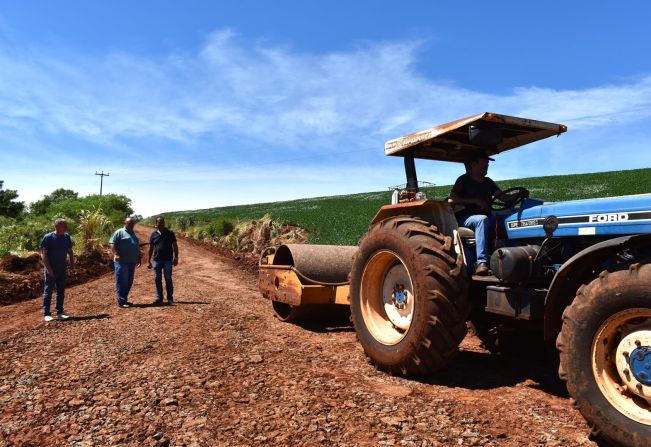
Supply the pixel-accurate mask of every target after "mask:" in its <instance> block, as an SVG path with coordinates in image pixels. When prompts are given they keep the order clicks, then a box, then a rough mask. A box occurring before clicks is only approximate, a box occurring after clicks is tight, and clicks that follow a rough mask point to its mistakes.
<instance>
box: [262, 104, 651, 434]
mask: <svg viewBox="0 0 651 447" xmlns="http://www.w3.org/2000/svg"><path fill="white" fill-rule="evenodd" d="M566 131H567V127H566V126H564V125H562V124H553V123H548V122H542V121H536V120H531V119H524V118H517V117H512V116H507V115H500V114H496V113H482V114H479V115H474V116H471V117H468V118H463V119H459V120H457V121H453V122H450V123H447V124H443V125H440V126H435V127H432V128H429V129H426V130H423V131H421V132H417V133H414V134H411V135H407V136H404V137H402V138H397V139H394V140H390V141H388V142H387V143H386V144H385V148H384V151H385V154H386V155H389V156H396V157H403V158H404V166H405V172H406V180H407V183H406V185H405V186H404V189H402V190H400V191H398V192H397V193H395V194H394V196H393V202H394V203H391V204H387V205H385V206H383V207H382V208H381V209H380V210H379V212H378V213H377V215H376V216H375V217H374V218H373V220H372V221H371V223H370V227H369V230H368V232H367V233H366V235H365V236H364V237H363V238H362V239H361V241H360V242H359V245H358V246H354V247H338V246H323V245H300V244H288V245H283V246H280V247H277V248H274V247H271V248H269V249H267V250H265V252H263V253H262V256H261V259H260V268H259V287H260V291H261V293H262V295H263V296H264V297H265V298H267V299H269V300H271V302H272V306H273V309H274V311H275V313H276V315H277V316H278V318H280V319H281V320H283V321H291V320H296V319H298V318H300V317H301V316H303V315H305V314H306V313H315V312H317V313H319V312H321V311H320V309H324V308H325V307H326V306H350V313H351V320H352V322H353V324H354V327H355V331H356V332H357V337H358V339H359V342H360V343H361V344H362V346H363V348H364V351H365V353H366V355H367V356H368V358H369V359H370V360H371V361H372V362H373V363H374V364H375V365H376V366H377V367H378V368H379V369H381V370H384V371H387V372H389V373H391V374H398V375H402V376H416V375H427V374H433V373H435V372H436V371H437V370H439V369H441V368H443V367H444V366H446V365H447V364H448V363H449V362H450V361H451V359H452V358H453V357H454V355H455V354H456V353H457V352H458V349H459V344H460V342H461V341H462V339H463V338H464V337H465V335H466V333H467V330H468V327H474V331H475V333H476V334H477V335H478V336H479V337H480V339H481V340H482V341H483V342H484V344H485V346H486V347H487V348H488V349H489V350H492V351H497V350H499V349H503V348H504V347H505V346H508V342H509V340H508V338H509V334H511V337H515V336H517V335H514V334H518V332H517V331H523V330H524V331H528V333H533V334H540V339H541V341H547V342H550V344H552V345H553V342H554V340H555V342H556V348H557V350H558V353H559V354H560V359H559V360H558V361H559V375H560V378H561V379H562V380H563V381H565V383H566V385H567V389H568V392H569V394H570V396H571V397H572V399H573V402H574V403H575V405H576V406H577V407H578V409H579V410H580V412H581V413H582V414H583V416H584V417H585V418H586V420H587V421H588V423H589V425H590V427H591V428H592V433H593V435H595V436H597V437H600V438H602V439H606V440H608V441H610V442H612V443H615V444H619V445H631V446H643V445H645V446H649V445H651V262H650V261H651V194H643V195H636V196H625V197H610V198H600V199H589V200H573V201H567V202H545V201H542V200H537V199H534V198H530V197H529V193H528V191H527V190H525V189H524V188H512V189H511V190H507V191H504V193H509V194H510V198H511V200H508V201H507V203H505V202H504V201H500V200H499V199H494V201H493V203H492V204H491V206H492V208H493V214H494V216H495V218H496V219H495V220H496V224H495V237H494V241H493V242H492V243H493V246H492V247H493V250H492V255H491V257H490V270H491V272H490V273H491V274H490V275H488V276H477V275H474V272H473V265H474V263H473V260H474V253H475V248H474V244H475V235H474V233H473V231H472V230H470V229H468V228H464V227H460V226H459V225H458V223H457V220H456V218H455V214H454V212H455V210H454V209H453V207H452V205H451V204H450V203H449V201H448V200H447V198H442V199H438V200H435V199H433V198H431V199H428V198H427V197H426V195H425V194H424V193H423V192H422V191H421V190H420V188H419V185H420V184H419V181H418V179H417V175H416V167H415V159H426V160H435V161H446V162H457V163H463V162H464V161H466V160H467V157H468V154H470V153H473V152H476V151H482V153H484V154H486V155H487V156H494V155H497V154H500V153H502V152H504V151H507V150H510V149H514V148H517V147H520V146H522V145H525V144H528V143H533V142H535V141H538V140H541V139H544V138H548V137H551V136H560V135H561V134H563V133H564V132H566ZM557 359H558V357H557ZM478 380H479V379H478Z"/></svg>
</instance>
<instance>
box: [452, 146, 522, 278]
mask: <svg viewBox="0 0 651 447" xmlns="http://www.w3.org/2000/svg"><path fill="white" fill-rule="evenodd" d="M489 161H495V160H493V159H492V158H490V157H488V155H486V154H485V153H484V152H477V153H474V154H472V155H471V156H470V157H469V158H468V161H467V162H466V173H465V174H463V175H462V176H460V177H459V178H458V179H457V181H456V182H455V183H454V187H453V188H452V192H451V193H450V198H449V199H448V202H450V203H451V204H452V205H463V206H464V208H463V209H462V210H460V211H458V212H457V213H456V218H457V221H458V222H459V225H460V226H462V227H467V228H470V229H471V230H473V231H474V232H475V244H476V248H477V262H476V264H475V274H477V275H484V276H485V275H488V274H489V273H490V271H489V268H488V261H489V259H490V251H489V250H490V245H491V237H492V236H493V232H494V230H495V218H494V216H493V213H492V211H491V202H492V201H493V197H496V196H497V197H499V198H500V199H502V200H504V201H510V200H513V198H514V197H513V196H511V195H508V194H504V193H503V192H502V191H501V190H500V188H499V187H498V186H497V185H496V184H495V182H494V181H493V180H491V179H490V177H486V174H488V162H489Z"/></svg>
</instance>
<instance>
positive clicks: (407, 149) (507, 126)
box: [384, 112, 567, 163]
mask: <svg viewBox="0 0 651 447" xmlns="http://www.w3.org/2000/svg"><path fill="white" fill-rule="evenodd" d="M566 131H567V126H564V125H563V124H554V123H546V122H544V121H536V120H530V119H526V118H517V117H514V116H507V115H498V114H497V113H489V112H486V113H480V114H479V115H473V116H469V117H468V118H462V119H459V120H456V121H452V122H451V123H447V124H442V125H440V126H435V127H431V128H429V129H425V130H422V131H420V132H416V133H412V134H411V135H406V136H404V137H402V138H396V139H394V140H389V141H387V143H386V144H385V145H384V153H385V154H386V155H392V156H397V157H404V156H407V155H413V157H414V158H422V159H427V160H440V161H452V162H460V163H463V162H465V161H467V159H468V157H469V156H470V155H472V154H473V153H477V152H482V153H485V154H486V155H489V156H490V155H495V154H499V153H500V152H504V151H507V150H509V149H513V148H516V147H518V146H523V145H525V144H528V143H532V142H534V141H538V140H542V139H543V138H547V137H550V136H552V135H560V134H562V133H563V132H566Z"/></svg>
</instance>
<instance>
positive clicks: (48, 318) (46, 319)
mask: <svg viewBox="0 0 651 447" xmlns="http://www.w3.org/2000/svg"><path fill="white" fill-rule="evenodd" d="M43 319H44V320H45V321H52V320H54V318H52V315H46V316H45V318H43Z"/></svg>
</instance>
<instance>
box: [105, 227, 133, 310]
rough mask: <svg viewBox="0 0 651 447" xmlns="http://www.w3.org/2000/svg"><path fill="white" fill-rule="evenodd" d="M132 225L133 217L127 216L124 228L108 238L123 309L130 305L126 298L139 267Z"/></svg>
mask: <svg viewBox="0 0 651 447" xmlns="http://www.w3.org/2000/svg"><path fill="white" fill-rule="evenodd" d="M134 225H135V224H134V221H133V219H132V218H130V217H127V218H126V219H125V220H124V228H120V229H119V230H117V231H116V232H115V233H113V236H111V239H109V244H111V252H112V253H113V266H114V268H115V289H116V291H117V294H118V306H119V307H121V308H123V309H124V308H127V307H131V306H132V303H130V302H129V301H128V300H127V298H128V296H129V291H130V290H131V286H132V285H133V277H134V275H135V273H136V266H138V267H140V241H139V240H138V236H137V235H136V233H135V232H134V231H133V227H134Z"/></svg>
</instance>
